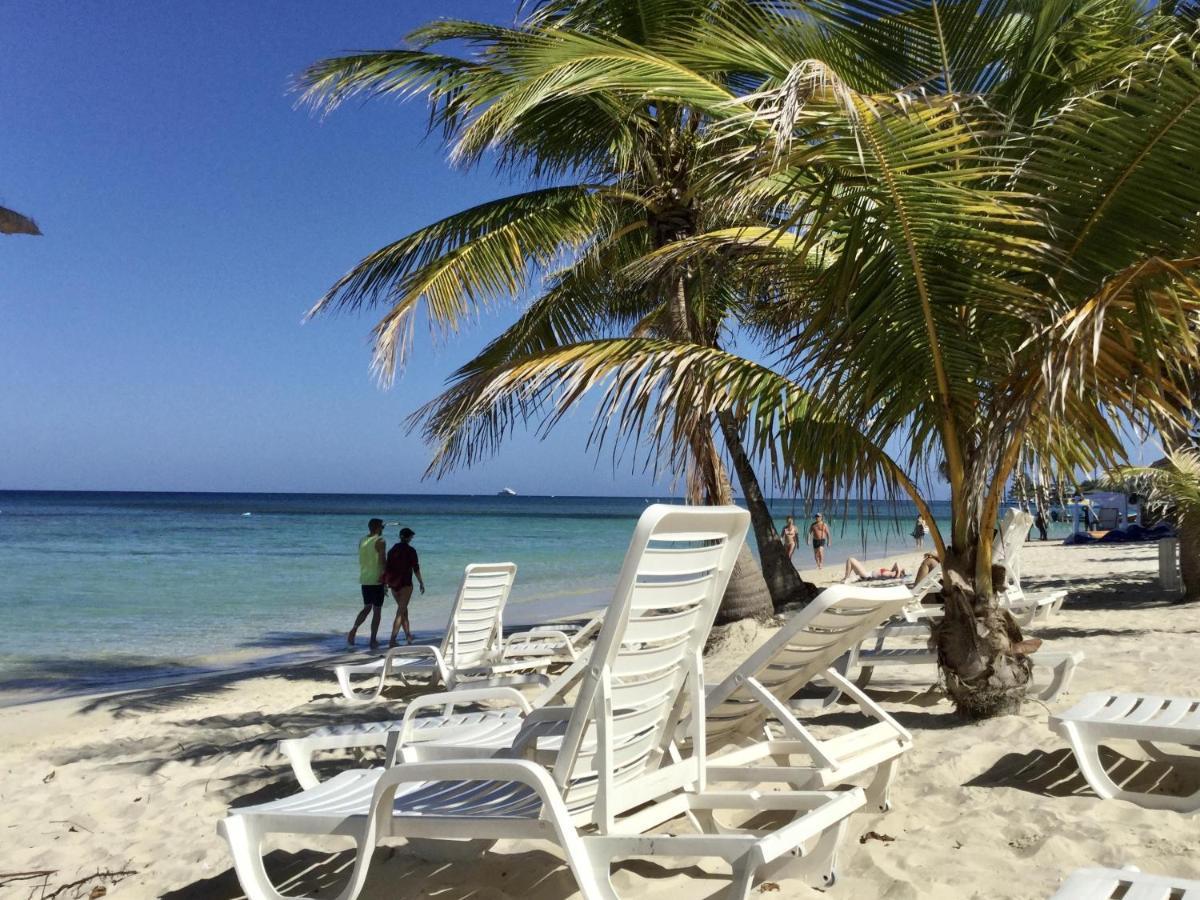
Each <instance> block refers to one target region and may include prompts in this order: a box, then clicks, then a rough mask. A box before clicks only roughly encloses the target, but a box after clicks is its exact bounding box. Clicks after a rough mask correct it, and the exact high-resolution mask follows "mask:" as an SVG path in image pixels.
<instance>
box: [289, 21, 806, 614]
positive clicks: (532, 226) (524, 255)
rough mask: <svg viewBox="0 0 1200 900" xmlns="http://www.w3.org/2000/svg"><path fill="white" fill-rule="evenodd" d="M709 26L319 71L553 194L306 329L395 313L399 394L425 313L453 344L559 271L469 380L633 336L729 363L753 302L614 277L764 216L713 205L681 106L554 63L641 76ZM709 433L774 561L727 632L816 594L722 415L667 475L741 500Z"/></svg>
mask: <svg viewBox="0 0 1200 900" xmlns="http://www.w3.org/2000/svg"><path fill="white" fill-rule="evenodd" d="M710 9H711V4H709V3H706V2H696V3H680V2H671V3H666V2H661V0H660V2H654V0H645V2H640V3H629V2H611V0H592V2H571V3H546V4H541V5H540V6H538V7H537V8H536V9H534V10H532V11H531V12H530V14H529V15H528V16H527V17H526V19H525V21H524V22H522V23H521V24H520V25H519V26H517V27H514V28H499V27H494V26H486V25H481V24H478V23H470V22H439V23H436V24H434V25H431V26H428V27H427V28H424V29H421V30H420V31H418V32H417V33H415V34H414V35H412V36H410V40H411V42H412V43H413V45H414V49H406V50H399V51H384V52H378V53H368V54H358V55H354V56H350V57H341V58H337V59H332V60H326V61H324V62H322V63H318V64H317V65H316V66H314V67H313V68H312V69H310V70H309V71H308V72H307V73H306V74H305V76H304V84H305V86H306V88H307V92H308V93H307V96H308V97H309V99H310V100H312V101H313V102H315V103H318V104H320V105H322V106H323V107H325V108H330V107H332V106H335V105H337V104H338V103H340V102H342V101H343V100H345V99H346V98H347V97H350V96H353V95H355V94H358V93H363V92H365V93H367V94H369V95H388V94H407V93H411V92H424V93H427V94H428V96H429V98H430V101H431V104H432V109H433V122H434V125H435V126H436V127H440V128H442V129H443V130H444V132H445V134H446V136H447V138H448V139H449V140H450V141H451V153H452V156H453V157H454V158H455V159H457V160H458V161H460V162H463V163H465V164H474V163H477V162H478V161H479V160H480V159H481V158H482V157H483V156H484V154H485V153H495V154H498V156H499V164H500V167H501V169H504V170H509V171H516V172H521V173H522V174H527V175H530V176H532V177H533V178H534V179H535V180H537V181H541V182H553V186H550V187H540V188H536V189H534V190H531V191H528V192H526V193H523V194H519V195H516V196H512V197H507V198H503V199H500V200H496V201H492V202H489V203H486V204H483V205H481V206H479V207H475V208H473V209H469V210H465V211H463V212H462V213H459V214H456V215H454V216H450V217H448V218H446V219H444V220H442V221H440V222H437V223H434V224H433V225H430V226H428V227H426V228H423V229H421V230H420V231H418V232H416V233H414V234H412V235H409V236H408V237H406V238H403V239H401V240H400V241H397V242H396V243H394V244H392V245H390V246H388V247H385V248H383V249H382V250H380V251H378V252H376V253H375V254H372V255H371V256H370V257H368V258H366V259H365V260H363V261H362V262H361V263H360V264H359V265H358V266H356V267H355V268H354V269H353V270H352V271H351V272H350V273H348V274H347V275H346V276H345V277H344V278H342V279H341V280H340V281H339V282H338V283H337V284H335V285H334V286H333V288H332V289H331V290H330V291H329V292H328V293H327V294H326V296H325V297H323V298H322V299H321V301H320V302H319V303H318V304H317V305H316V306H315V307H314V309H313V312H314V313H318V312H322V311H325V310H329V309H336V308H342V309H344V308H356V307H359V306H363V305H368V306H369V305H373V304H380V305H385V306H386V307H388V308H387V311H386V313H385V316H384V318H383V320H382V321H381V322H380V323H379V325H378V326H377V327H376V330H375V335H376V357H375V358H376V365H377V367H378V368H379V371H380V372H381V374H382V375H383V377H384V378H385V379H387V378H390V377H391V376H392V375H393V373H394V372H395V371H396V368H397V367H398V366H402V365H403V363H404V359H405V356H406V354H407V351H408V341H409V336H410V334H411V328H412V327H413V317H414V313H415V311H416V310H417V309H418V308H419V307H423V308H424V309H425V310H426V311H427V313H428V316H429V318H430V319H431V321H432V322H433V323H435V326H436V327H439V328H442V329H444V330H446V331H454V330H456V329H458V328H459V327H460V326H461V325H462V323H463V322H464V321H468V320H469V319H470V313H471V312H472V311H473V310H474V309H477V308H478V307H479V306H481V305H483V304H485V303H487V302H490V301H492V300H494V299H496V298H516V297H519V296H520V295H521V294H522V292H523V291H524V290H525V289H526V288H528V287H529V286H530V284H531V277H532V276H533V275H534V274H540V273H545V272H546V271H547V270H548V269H552V268H553V263H554V262H555V261H556V260H559V259H561V258H562V257H564V256H566V262H565V264H563V265H562V266H560V267H559V268H557V269H556V270H553V271H551V272H550V274H549V276H548V278H547V280H546V281H545V284H544V290H543V291H542V292H541V294H540V295H539V296H538V297H537V298H536V299H535V300H534V301H533V302H532V304H531V305H530V307H529V309H528V310H527V311H526V312H525V314H524V315H523V316H522V317H521V318H520V320H519V321H518V322H517V323H516V324H515V325H514V326H513V327H512V328H510V329H508V330H507V331H506V332H505V333H504V334H502V335H501V336H499V337H498V338H497V339H496V340H494V341H493V342H492V343H491V344H490V345H489V346H488V347H487V348H486V349H485V351H484V352H483V353H482V354H481V355H480V356H479V357H478V358H477V359H475V360H472V361H471V362H470V363H468V364H467V365H466V366H465V367H464V368H463V371H462V372H461V373H460V376H462V377H467V376H469V375H471V374H474V373H477V372H479V371H481V370H485V369H487V368H489V367H493V368H494V367H495V366H498V365H502V364H504V363H507V362H508V361H511V360H512V359H515V358H519V357H520V356H522V355H525V354H528V353H530V352H541V351H546V350H550V349H555V348H559V347H562V346H564V345H568V344H570V343H573V342H575V341H578V340H580V339H584V338H596V337H610V336H614V335H622V334H631V333H632V334H637V335H657V336H660V337H668V338H672V339H675V340H679V341H687V342H697V343H701V344H703V345H705V346H719V345H720V344H721V342H722V341H724V340H725V339H726V338H727V337H728V335H729V328H730V326H731V323H734V322H736V321H738V319H739V318H740V314H741V312H742V310H743V309H744V308H745V305H746V303H747V299H748V298H747V296H746V295H745V294H744V293H742V292H739V290H738V285H737V284H736V282H735V281H734V280H733V279H732V278H730V277H729V276H728V274H727V273H726V272H725V271H724V267H716V266H706V265H702V264H701V265H689V266H687V267H674V268H673V267H670V266H665V267H662V268H660V270H659V271H658V272H656V273H655V275H654V276H653V277H651V278H644V279H641V280H639V281H638V282H637V283H636V284H631V283H627V282H626V281H625V280H624V279H622V278H620V272H621V270H622V269H623V268H624V266H625V265H626V264H628V263H629V262H631V261H632V260H634V259H637V258H639V257H641V256H644V255H645V254H647V253H649V252H652V251H654V250H655V249H658V248H661V247H663V246H666V245H667V244H670V243H673V242H676V241H679V240H681V239H684V238H687V237H691V236H694V235H696V234H698V233H701V232H703V231H708V230H712V229H719V228H725V227H730V226H733V225H736V224H745V223H748V222H753V223H757V222H758V221H759V220H760V219H761V218H762V213H763V211H761V210H759V211H756V210H753V209H749V208H747V206H746V204H744V203H739V205H738V206H737V207H731V206H729V204H728V203H726V202H725V201H726V199H727V198H726V196H725V195H724V194H723V193H715V194H713V195H711V196H705V195H704V194H703V193H701V191H700V187H701V184H700V182H698V181H696V180H695V178H694V173H697V172H699V171H701V170H704V169H706V168H711V165H712V160H713V159H714V158H716V157H717V156H719V155H722V154H723V153H724V152H726V151H727V150H729V149H731V147H730V146H725V145H723V144H722V142H720V141H718V142H712V141H709V140H707V137H708V136H707V135H705V132H704V129H703V127H702V123H701V122H700V120H699V119H698V118H697V117H696V116H695V115H693V114H692V113H691V112H690V110H689V109H688V108H687V107H685V106H681V105H677V104H668V103H663V102H660V101H654V100H651V99H650V98H645V97H639V96H637V95H636V93H634V92H621V91H605V90H604V89H603V88H599V89H595V90H591V89H586V88H584V89H580V86H579V85H578V84H572V80H573V79H572V77H571V73H569V72H568V73H566V77H564V72H563V69H562V67H561V65H560V58H559V52H558V50H559V46H560V44H561V43H562V42H564V41H566V42H567V43H568V44H569V46H570V47H571V48H573V50H574V51H577V52H578V51H586V50H587V49H588V48H591V49H593V50H596V51H598V55H597V56H596V57H595V58H594V59H593V60H592V62H593V64H597V65H600V66H601V70H600V74H601V75H603V74H604V68H609V69H614V70H616V71H618V72H621V73H623V76H625V77H631V76H632V74H633V73H635V72H636V65H637V63H636V57H635V56H634V55H633V54H631V53H624V54H622V52H621V51H622V49H623V48H624V49H628V50H634V49H635V48H637V47H639V46H643V45H645V44H647V43H649V42H652V41H654V40H656V39H660V38H661V37H663V36H665V35H668V34H675V33H677V32H678V30H679V29H680V28H684V27H688V26H689V25H692V24H695V23H696V22H697V21H699V20H702V19H703V18H704V17H705V16H706V15H707V14H708V13H709V11H710ZM447 41H466V42H468V43H469V44H472V45H474V48H475V49H474V51H473V53H471V54H469V55H468V56H466V57H462V58H460V57H457V56H449V55H443V54H441V53H439V52H436V51H435V49H434V48H435V47H437V46H439V45H441V44H443V43H445V42H447ZM614 49H615V50H616V54H615V56H614V54H613V51H614ZM631 63H632V64H633V67H634V68H633V70H632V72H631V71H629V65H630V64H631ZM585 74H586V73H585ZM709 89H710V96H712V97H728V96H730V94H729V92H728V91H727V90H726V89H724V88H722V87H721V86H720V85H719V84H718V83H716V82H714V83H712V84H711V85H710V86H709ZM702 137H703V138H705V139H704V140H701V138H702ZM728 143H729V142H726V144H728ZM739 199H741V198H739ZM714 423H715V425H716V429H717V430H718V431H719V432H720V433H721V434H722V436H723V441H724V445H725V448H726V450H727V452H728V453H729V454H730V457H731V458H732V462H733V466H734V470H735V473H736V476H737V478H738V481H739V482H740V484H741V487H742V491H743V494H744V496H745V497H746V500H747V505H748V506H749V507H750V510H751V513H752V516H753V521H754V526H755V534H756V538H757V542H758V547H759V555H760V558H761V560H762V567H761V570H760V569H759V568H758V567H757V566H755V565H754V564H753V561H752V558H751V557H750V556H749V553H748V552H747V553H745V554H743V556H742V558H741V560H740V562H739V572H738V573H737V576H736V577H735V578H734V579H733V580H732V581H731V589H730V591H729V596H728V597H727V598H726V603H725V604H723V607H722V613H721V614H722V617H723V618H726V619H733V618H740V617H743V616H745V615H752V614H761V613H766V612H769V611H770V610H771V607H772V605H775V606H779V605H782V604H783V603H785V602H787V601H792V600H797V599H806V598H807V597H810V596H811V595H812V593H813V590H812V589H811V587H810V586H807V585H805V584H804V583H803V582H802V581H801V580H800V579H799V576H798V575H797V573H796V571H795V569H794V568H793V567H792V565H791V562H790V560H789V559H788V558H787V556H786V555H785V554H784V552H783V548H782V544H781V543H780V541H779V538H778V535H777V533H776V531H775V525H774V522H773V521H772V519H771V516H770V513H769V511H768V508H767V504H766V501H765V499H764V498H763V495H762V490H761V488H760V486H759V484H758V480H757V477H756V475H755V472H754V468H753V464H752V462H751V460H750V458H749V456H748V454H747V453H746V451H745V449H744V448H743V446H742V444H741V439H740V423H739V422H738V421H736V419H735V418H734V417H732V416H731V415H730V414H729V413H728V412H726V411H716V412H714V414H713V415H712V417H711V421H710V420H709V418H708V417H706V418H705V419H704V420H702V421H699V422H697V423H696V426H695V428H694V429H693V430H692V431H690V432H689V433H686V434H678V435H677V437H678V443H677V444H676V445H675V446H673V447H672V448H671V453H670V454H669V456H668V457H667V458H666V460H665V461H661V462H664V464H666V463H669V464H670V466H671V467H672V468H675V469H676V470H677V471H678V470H682V471H686V473H687V486H688V496H689V498H690V499H691V500H692V501H694V502H709V503H725V502H732V490H731V487H730V482H729V478H728V475H727V473H726V470H725V467H724V465H723V463H722V461H721V459H720V456H719V448H718V445H717V444H716V443H715V441H714V427H713V426H714ZM444 462H445V457H439V458H438V459H435V461H434V464H433V466H432V467H431V470H432V471H433V472H435V473H440V472H441V471H444V469H445V466H444ZM763 573H765V575H766V579H767V580H766V583H765V584H764V583H763ZM768 591H769V594H770V597H769V598H768ZM772 601H773V603H772Z"/></svg>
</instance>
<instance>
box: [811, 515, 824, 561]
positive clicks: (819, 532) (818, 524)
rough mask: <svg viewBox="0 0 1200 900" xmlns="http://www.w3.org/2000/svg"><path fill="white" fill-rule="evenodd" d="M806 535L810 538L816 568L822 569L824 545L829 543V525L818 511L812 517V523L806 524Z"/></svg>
mask: <svg viewBox="0 0 1200 900" xmlns="http://www.w3.org/2000/svg"><path fill="white" fill-rule="evenodd" d="M808 536H809V537H810V538H811V539H812V546H813V559H815V560H816V561H817V568H818V569H822V568H824V567H825V545H826V544H828V543H829V526H828V525H826V524H825V519H824V518H822V517H821V514H820V513H817V514H816V515H815V516H814V517H813V523H812V524H811V525H809V526H808Z"/></svg>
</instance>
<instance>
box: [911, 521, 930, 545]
mask: <svg viewBox="0 0 1200 900" xmlns="http://www.w3.org/2000/svg"><path fill="white" fill-rule="evenodd" d="M928 530H929V529H928V528H926V527H925V520H924V519H922V518H921V517H920V516H917V523H916V524H915V525H913V530H912V536H913V539H914V540H915V541H916V542H917V549H918V550H920V549H921V548H922V547H924V546H925V532H926V531H928Z"/></svg>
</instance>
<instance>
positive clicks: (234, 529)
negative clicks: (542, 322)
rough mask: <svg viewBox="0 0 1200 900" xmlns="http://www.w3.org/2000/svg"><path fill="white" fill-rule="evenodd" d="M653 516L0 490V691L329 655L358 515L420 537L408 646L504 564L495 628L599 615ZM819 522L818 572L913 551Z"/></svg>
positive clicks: (392, 535) (470, 502)
mask: <svg viewBox="0 0 1200 900" xmlns="http://www.w3.org/2000/svg"><path fill="white" fill-rule="evenodd" d="M656 501H658V502H679V501H678V498H674V499H672V498H654V497H526V496H520V497H509V496H461V495H427V494H421V495H362V494H221V493H107V492H105V493H101V492H52V491H0V692H4V693H5V694H6V695H7V696H15V695H16V694H15V693H14V692H17V693H19V694H20V696H22V697H23V698H25V699H28V698H29V697H38V696H55V695H60V694H64V693H78V692H84V691H96V690H105V689H114V688H120V687H133V686H138V685H140V684H145V683H147V682H148V681H149V680H152V679H162V678H170V677H175V678H178V677H182V676H188V675H194V674H200V673H204V672H209V671H214V670H220V669H222V668H229V667H233V666H243V665H252V664H257V665H262V664H265V663H268V662H280V661H284V660H286V659H292V658H301V657H303V656H305V655H310V656H315V655H319V654H328V653H331V652H335V651H337V650H339V649H340V648H341V647H342V646H344V641H345V633H346V630H347V629H348V628H349V626H350V624H351V622H352V621H353V617H354V615H355V614H356V613H357V612H358V610H359V609H361V606H362V602H361V598H360V595H359V589H358V584H357V582H358V568H357V565H358V563H357V555H356V546H357V542H358V540H359V539H360V538H361V537H362V536H364V535H365V534H366V530H367V529H366V522H367V519H368V518H370V517H372V516H378V517H379V518H382V519H383V520H384V521H385V522H387V523H388V524H387V528H386V531H385V537H386V538H387V540H388V543H389V545H390V544H391V543H393V542H395V540H396V533H397V531H398V530H399V528H400V526H407V527H409V528H412V529H413V530H414V531H416V537H415V538H414V539H413V545H414V546H415V547H416V548H417V550H418V552H419V553H420V555H421V569H422V572H423V574H424V576H425V581H426V584H427V586H428V593H426V594H425V595H423V596H422V595H420V594H417V595H414V598H413V606H412V623H413V627H414V628H415V630H416V631H417V633H418V637H419V638H420V639H432V638H434V637H436V636H437V635H438V634H439V633H440V631H441V630H442V628H443V627H444V625H445V621H446V615H447V612H448V609H449V606H450V603H451V601H452V599H453V596H454V592H455V590H456V588H457V586H458V582H459V580H460V578H461V577H462V571H463V567H464V566H465V565H466V564H467V563H469V562H498V561H512V562H515V563H517V565H518V573H517V582H516V587H515V588H514V590H513V595H512V599H511V601H510V605H509V607H508V610H507V611H506V615H505V621H506V624H529V623H534V622H539V621H544V620H546V619H549V618H554V617H561V616H570V615H577V614H580V613H582V612H584V611H586V610H588V609H592V608H594V607H596V606H599V605H601V604H603V603H604V602H606V600H607V591H608V590H610V589H611V585H612V583H613V581H614V580H615V577H616V573H617V569H618V567H619V566H620V563H621V559H622V557H623V555H624V552H625V548H626V545H627V544H628V541H629V537H630V534H631V533H632V529H633V525H634V523H635V521H636V520H637V517H638V515H639V514H640V513H641V511H642V510H643V509H644V508H645V506H646V505H647V504H648V503H651V502H656ZM942 507H944V504H942ZM772 512H773V513H774V514H775V515H776V518H777V519H778V522H779V527H782V525H783V518H784V516H786V515H788V514H789V513H794V514H795V515H796V518H797V523H798V527H799V528H800V530H801V533H803V532H804V530H805V527H806V524H807V519H806V516H807V515H808V512H809V510H808V509H807V508H806V507H805V505H804V504H803V503H802V502H794V501H792V500H790V499H787V500H779V501H775V502H774V503H773V504H772ZM824 512H825V515H826V517H827V518H828V519H829V520H830V525H831V527H832V530H833V541H832V548H831V551H830V553H829V562H830V563H833V564H837V563H840V562H841V561H842V560H844V559H845V558H846V556H848V555H855V556H858V557H860V558H864V559H865V558H879V557H885V556H888V555H889V554H891V553H896V552H900V551H910V550H912V549H913V540H912V538H911V537H909V536H908V533H909V531H910V530H911V528H912V523H913V517H914V515H915V513H914V510H913V508H912V507H911V506H909V505H907V504H898V505H886V504H874V505H872V506H871V507H870V508H869V509H868V508H865V507H863V506H862V505H860V504H857V503H852V504H849V505H834V504H830V505H826V506H825V507H824ZM944 513H945V510H944V508H938V507H937V505H935V515H937V517H938V518H939V519H941V518H942V517H943V515H944ZM752 543H753V541H752ZM796 563H797V566H798V567H800V568H805V567H807V566H810V565H812V557H811V552H810V551H809V550H807V549H806V548H805V547H801V548H800V550H798V551H797V554H796ZM394 608H395V607H394V604H392V602H391V601H390V600H389V601H388V604H387V605H386V606H385V607H384V621H385V626H384V627H386V623H389V622H390V618H391V612H392V610H394ZM381 630H382V629H381ZM359 643H360V645H362V644H365V639H364V637H363V636H361V633H360V639H359Z"/></svg>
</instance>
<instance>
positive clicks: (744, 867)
mask: <svg viewBox="0 0 1200 900" xmlns="http://www.w3.org/2000/svg"><path fill="white" fill-rule="evenodd" d="M761 866H762V852H761V851H760V850H759V849H758V848H757V847H756V848H754V849H753V850H751V851H750V852H749V853H747V854H745V855H744V856H743V857H742V858H741V859H739V860H737V861H736V862H734V863H733V873H732V878H731V879H730V881H729V886H728V887H727V888H726V889H725V897H726V898H728V900H747V898H748V897H749V896H750V889H751V888H752V887H754V876H755V875H756V874H757V873H758V872H759V869H760V867H761Z"/></svg>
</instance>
